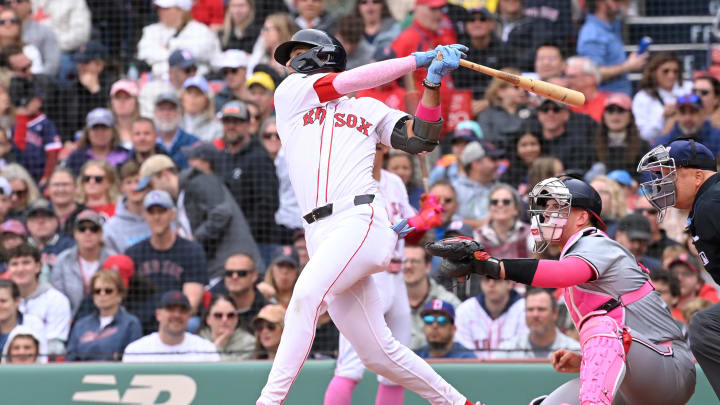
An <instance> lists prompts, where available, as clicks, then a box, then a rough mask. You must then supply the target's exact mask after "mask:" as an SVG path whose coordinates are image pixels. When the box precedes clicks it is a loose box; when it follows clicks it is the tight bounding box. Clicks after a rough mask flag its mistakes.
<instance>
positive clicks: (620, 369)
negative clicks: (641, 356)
mask: <svg viewBox="0 0 720 405" xmlns="http://www.w3.org/2000/svg"><path fill="white" fill-rule="evenodd" d="M624 334H627V332H626V331H624V330H623V329H621V328H620V327H619V326H618V325H617V323H616V322H615V321H614V320H613V319H612V318H610V317H609V316H606V315H600V316H594V317H592V318H590V319H588V320H586V321H585V323H584V324H583V325H582V327H581V328H580V346H581V348H582V363H581V364H580V405H598V404H602V405H611V404H612V401H613V398H614V397H615V394H616V392H617V390H618V388H619V387H620V384H621V383H622V381H623V378H624V377H625V359H626V357H625V356H626V350H625V347H624V345H623V341H624V340H623V335H624ZM626 340H627V339H626Z"/></svg>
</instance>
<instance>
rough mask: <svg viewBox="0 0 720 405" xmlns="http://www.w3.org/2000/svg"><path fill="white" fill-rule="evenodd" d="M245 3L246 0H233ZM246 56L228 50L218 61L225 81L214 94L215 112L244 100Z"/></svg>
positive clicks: (236, 51) (243, 53)
mask: <svg viewBox="0 0 720 405" xmlns="http://www.w3.org/2000/svg"><path fill="white" fill-rule="evenodd" d="M235 1H247V0H235ZM247 65H248V55H247V54H246V53H245V52H243V51H239V50H237V49H228V50H227V51H225V52H223V54H222V58H221V59H220V66H219V68H220V73H221V74H222V76H223V78H224V79H225V87H223V88H222V90H220V91H218V92H217V93H215V99H214V101H215V112H216V113H217V112H220V110H221V109H222V106H224V105H225V104H227V103H229V102H231V101H233V100H242V99H245V92H246V89H245V77H246V76H247Z"/></svg>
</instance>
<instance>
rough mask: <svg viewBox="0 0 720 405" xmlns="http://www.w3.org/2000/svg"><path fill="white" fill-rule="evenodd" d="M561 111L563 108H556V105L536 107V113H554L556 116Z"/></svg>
mask: <svg viewBox="0 0 720 405" xmlns="http://www.w3.org/2000/svg"><path fill="white" fill-rule="evenodd" d="M562 110H563V108H562V107H560V106H557V105H547V104H546V105H543V106H540V107H538V111H540V112H544V113H548V112H554V113H556V114H557V113H559V112H560V111H562Z"/></svg>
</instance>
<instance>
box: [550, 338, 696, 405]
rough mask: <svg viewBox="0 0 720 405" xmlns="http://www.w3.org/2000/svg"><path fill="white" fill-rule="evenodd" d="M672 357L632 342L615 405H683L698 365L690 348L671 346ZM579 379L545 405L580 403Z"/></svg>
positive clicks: (690, 390)
mask: <svg viewBox="0 0 720 405" xmlns="http://www.w3.org/2000/svg"><path fill="white" fill-rule="evenodd" d="M672 348H673V355H671V356H664V355H661V354H659V353H658V352H656V351H654V350H652V349H650V348H648V347H647V346H645V345H643V344H640V343H638V342H636V341H633V343H632V345H631V346H630V351H629V352H628V355H627V365H626V370H625V378H624V379H623V382H622V384H621V385H620V388H619V389H618V392H617V394H616V395H615V400H614V401H613V405H658V404H663V405H683V404H685V403H686V402H687V401H688V400H690V397H691V396H692V394H693V393H694V392H695V365H694V364H693V361H692V355H691V354H690V350H689V349H688V347H687V345H686V344H685V343H683V342H678V343H674V344H673V345H672ZM579 397H580V378H575V379H573V380H570V381H568V382H566V383H565V384H563V385H561V386H560V387H558V388H557V389H556V390H555V391H553V392H552V394H550V395H548V397H547V398H546V399H545V400H544V401H543V402H542V405H559V404H564V403H567V404H571V405H579V403H580V399H579Z"/></svg>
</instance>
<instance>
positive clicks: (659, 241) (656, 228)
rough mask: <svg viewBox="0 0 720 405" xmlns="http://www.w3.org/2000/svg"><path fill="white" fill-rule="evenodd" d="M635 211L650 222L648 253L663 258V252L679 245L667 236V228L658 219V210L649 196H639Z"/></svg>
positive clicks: (656, 257) (658, 258) (659, 258)
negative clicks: (662, 226) (661, 225)
mask: <svg viewBox="0 0 720 405" xmlns="http://www.w3.org/2000/svg"><path fill="white" fill-rule="evenodd" d="M635 213H636V214H642V215H644V216H645V218H647V220H648V222H650V235H651V238H650V245H649V246H648V248H647V252H646V253H645V254H646V255H648V256H650V257H653V258H655V259H657V260H662V257H663V252H664V251H665V249H666V248H668V247H670V246H678V245H679V244H678V243H677V242H676V241H674V240H673V239H671V238H670V237H668V236H667V232H665V229H662V228H660V224H659V223H658V221H657V218H658V210H657V208H655V207H653V206H652V205H651V204H650V201H648V199H647V198H638V199H637V201H636V202H635Z"/></svg>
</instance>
